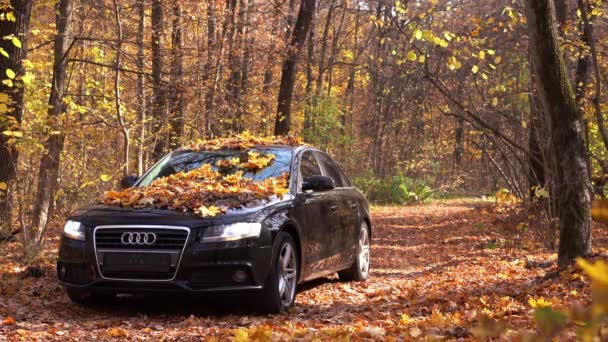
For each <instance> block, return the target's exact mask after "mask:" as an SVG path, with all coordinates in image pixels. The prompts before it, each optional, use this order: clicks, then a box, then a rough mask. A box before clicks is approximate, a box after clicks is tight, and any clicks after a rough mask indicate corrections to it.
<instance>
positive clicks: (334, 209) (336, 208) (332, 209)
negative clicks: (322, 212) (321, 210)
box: [329, 205, 338, 212]
mask: <svg viewBox="0 0 608 342" xmlns="http://www.w3.org/2000/svg"><path fill="white" fill-rule="evenodd" d="M329 210H331V211H333V212H336V211H338V206H337V205H332V206H330V207H329Z"/></svg>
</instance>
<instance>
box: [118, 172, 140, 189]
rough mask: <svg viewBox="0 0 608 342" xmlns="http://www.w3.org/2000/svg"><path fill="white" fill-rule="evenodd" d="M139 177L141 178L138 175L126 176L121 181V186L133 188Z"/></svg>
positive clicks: (122, 187)
mask: <svg viewBox="0 0 608 342" xmlns="http://www.w3.org/2000/svg"><path fill="white" fill-rule="evenodd" d="M138 179H139V177H137V176H136V175H128V176H124V177H123V178H122V180H121V181H120V188H121V189H128V188H132V187H133V185H135V183H136V182H137V180H138Z"/></svg>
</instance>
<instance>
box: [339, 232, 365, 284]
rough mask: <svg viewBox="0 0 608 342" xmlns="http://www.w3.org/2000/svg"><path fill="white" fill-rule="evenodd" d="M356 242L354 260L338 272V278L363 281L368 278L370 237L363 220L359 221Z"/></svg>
mask: <svg viewBox="0 0 608 342" xmlns="http://www.w3.org/2000/svg"><path fill="white" fill-rule="evenodd" d="M357 242H358V243H357V249H356V255H355V261H353V264H352V265H351V267H350V268H348V269H346V270H343V271H340V272H338V275H339V276H340V280H345V281H365V280H367V278H369V268H370V261H371V260H370V245H371V238H370V234H369V227H368V226H367V223H366V222H365V221H363V223H361V229H360V230H359V240H358V241H357Z"/></svg>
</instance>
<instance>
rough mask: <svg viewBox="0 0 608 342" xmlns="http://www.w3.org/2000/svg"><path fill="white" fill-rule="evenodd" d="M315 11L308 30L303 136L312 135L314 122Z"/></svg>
mask: <svg viewBox="0 0 608 342" xmlns="http://www.w3.org/2000/svg"><path fill="white" fill-rule="evenodd" d="M316 12H318V10H317V11H315V15H314V16H313V18H312V21H311V22H310V30H309V32H308V51H307V56H306V88H305V96H304V98H305V100H306V103H305V107H304V137H305V138H307V136H311V135H312V127H313V124H314V118H313V117H312V115H313V114H314V110H313V106H314V101H313V94H312V85H313V82H314V77H313V71H312V69H313V64H314V63H315V43H316V42H315V30H316V22H317V18H316V16H317V13H316Z"/></svg>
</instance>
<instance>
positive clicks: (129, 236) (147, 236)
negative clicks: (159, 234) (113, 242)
mask: <svg viewBox="0 0 608 342" xmlns="http://www.w3.org/2000/svg"><path fill="white" fill-rule="evenodd" d="M120 241H121V242H122V244H123V245H127V246H128V245H132V246H149V245H153V244H154V243H155V242H156V234H155V233H146V232H126V233H123V234H122V236H121V237H120Z"/></svg>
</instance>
